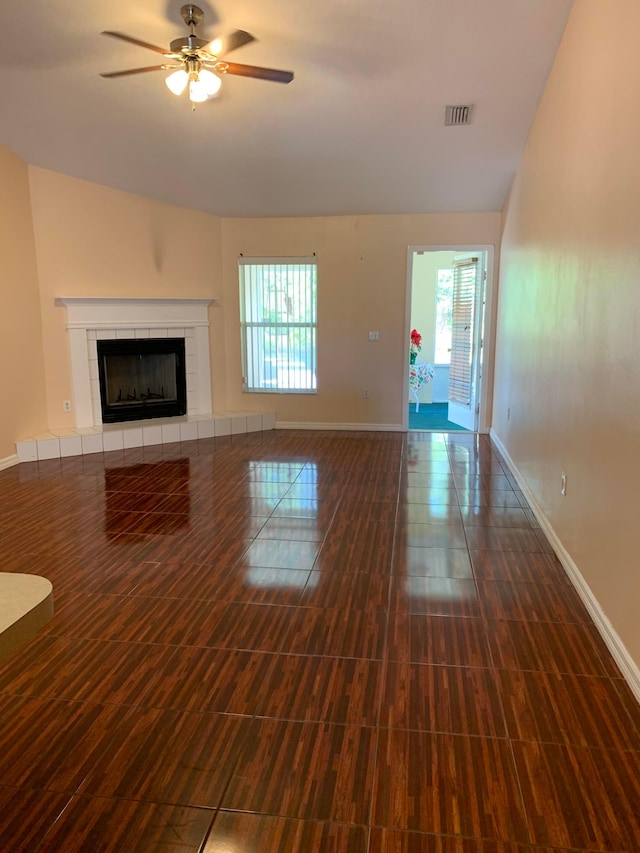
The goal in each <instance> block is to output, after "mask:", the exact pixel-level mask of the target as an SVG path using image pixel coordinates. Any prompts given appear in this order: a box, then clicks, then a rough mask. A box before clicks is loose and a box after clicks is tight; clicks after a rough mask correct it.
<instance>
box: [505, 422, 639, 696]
mask: <svg viewBox="0 0 640 853" xmlns="http://www.w3.org/2000/svg"><path fill="white" fill-rule="evenodd" d="M490 435H491V441H492V442H493V443H494V444H495V446H496V448H497V449H498V450H499V451H500V453H501V454H502V456H504V459H505V462H506V463H507V465H508V466H509V468H510V469H511V472H512V473H513V476H514V477H515V478H516V480H517V482H518V485H519V486H520V489H521V490H522V492H523V494H524V496H525V497H526V499H527V501H528V502H529V506H530V507H531V509H532V510H533V514H534V515H535V517H536V518H537V520H538V523H539V525H540V527H541V528H542V530H543V531H544V533H545V535H546V537H547V539H548V540H549V542H550V544H551V547H552V548H553V550H554V551H555V553H556V556H557V557H558V559H559V560H560V562H561V563H562V566H563V568H564V570H565V572H566V573H567V575H568V576H569V580H570V581H571V583H572V584H573V586H574V587H575V589H576V591H577V593H578V595H579V596H580V598H581V599H582V602H583V604H584V605H585V607H586V608H587V610H588V611H589V615H590V616H591V618H592V619H593V621H594V623H595V626H596V628H597V629H598V632H599V633H600V636H601V637H602V639H603V640H604V642H605V644H606V646H607V648H608V649H609V651H610V652H611V654H612V656H613V658H614V660H615V662H616V663H617V664H618V666H619V667H620V670H621V672H622V674H623V676H624V678H625V680H626V681H627V683H628V685H629V687H630V688H631V691H632V692H633V694H634V696H635V697H636V699H637V700H638V702H640V668H639V667H638V664H637V663H636V662H635V661H634V659H633V658H632V657H631V655H630V654H629V652H628V651H627V648H626V646H625V645H624V643H623V642H622V640H621V639H620V636H619V635H618V633H617V631H616V630H615V628H614V627H613V625H612V624H611V622H610V621H609V618H608V617H607V615H606V613H605V612H604V610H603V609H602V606H601V605H600V602H599V601H598V599H597V598H596V597H595V595H594V594H593V592H592V591H591V588H590V587H589V584H588V583H587V582H586V580H585V579H584V577H583V576H582V574H581V572H580V570H579V569H578V567H577V565H576V564H575V563H574V561H573V559H572V557H571V555H570V554H569V552H568V551H567V550H566V548H565V547H564V546H563V544H562V542H561V541H560V539H559V537H558V535H557V533H556V532H555V530H554V529H553V527H552V526H551V522H550V521H549V519H548V518H547V516H546V515H545V513H544V511H543V509H542V507H541V506H540V504H539V503H538V501H537V500H536V498H535V497H534V495H533V493H532V491H531V489H530V488H529V486H528V485H527V482H526V480H525V479H524V478H523V476H522V474H521V473H520V471H518V468H517V467H516V464H515V462H514V461H513V459H512V458H511V457H510V456H509V452H508V451H507V449H506V447H505V446H504V444H503V443H502V441H501V440H500V438H499V437H498V436H497V435H496V433H495V432H494V430H493V429H492V430H490Z"/></svg>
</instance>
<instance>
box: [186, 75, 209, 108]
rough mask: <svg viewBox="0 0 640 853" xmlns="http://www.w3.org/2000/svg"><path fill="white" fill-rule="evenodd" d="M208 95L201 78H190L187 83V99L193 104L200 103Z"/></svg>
mask: <svg viewBox="0 0 640 853" xmlns="http://www.w3.org/2000/svg"><path fill="white" fill-rule="evenodd" d="M208 97H209V95H208V93H207V90H206V87H205V85H204V83H203V82H202V81H201V80H198V79H195V80H191V82H190V83H189V100H190V101H192V102H193V103H194V104H201V103H202V102H203V101H206V100H207V98H208Z"/></svg>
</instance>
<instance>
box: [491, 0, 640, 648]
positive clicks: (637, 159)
mask: <svg viewBox="0 0 640 853" xmlns="http://www.w3.org/2000/svg"><path fill="white" fill-rule="evenodd" d="M638 33H640V4H638V2H637V0H615V2H605V3H603V2H602V0H580V2H578V3H575V4H574V7H573V12H572V14H571V17H570V20H569V24H568V26H567V30H566V33H565V36H564V39H563V42H562V44H561V47H560V50H559V53H558V56H557V59H556V62H555V66H554V68H553V71H552V73H551V76H550V79H549V82H548V85H547V88H546V91H545V93H544V96H543V98H542V101H541V104H540V107H539V110H538V114H537V116H536V119H535V122H534V125H533V128H532V131H531V134H530V138H529V141H528V143H527V146H526V150H525V153H524V157H523V160H522V164H521V168H520V170H519V173H518V176H517V179H516V182H515V184H514V186H513V189H512V193H511V197H510V200H509V203H508V207H507V210H506V212H505V219H504V221H505V228H504V238H503V243H502V249H501V258H502V264H501V282H500V296H499V318H498V339H497V351H496V381H495V393H494V416H493V427H494V429H495V431H496V433H497V435H498V437H499V438H500V439H501V440H502V441H503V442H504V444H505V445H506V447H507V449H508V451H509V454H510V455H511V457H512V458H513V459H514V461H515V462H516V464H517V466H518V468H519V470H520V471H521V472H522V474H523V475H524V477H525V478H526V480H527V482H528V484H529V486H530V487H531V489H532V490H533V492H534V494H535V496H536V498H537V500H538V501H539V503H540V505H541V506H542V508H543V510H544V512H545V513H546V515H547V517H548V518H549V520H550V522H551V524H552V526H553V527H554V529H555V531H556V532H557V534H558V536H559V537H560V539H561V541H562V543H563V545H564V547H565V548H566V549H567V551H568V552H569V554H570V556H571V558H572V559H573V561H574V562H575V564H576V565H577V567H578V569H579V570H580V572H581V574H582V575H583V577H584V579H585V580H586V581H587V583H588V585H589V587H590V588H591V590H592V592H593V593H594V595H595V596H596V598H597V599H598V602H599V603H600V605H601V607H602V609H603V610H604V613H605V614H606V616H607V617H608V618H609V620H610V621H611V622H612V623H613V626H614V628H615V630H616V631H617V633H618V635H619V636H620V638H621V639H622V641H623V643H624V644H625V645H626V647H627V649H628V651H629V653H630V654H631V656H632V657H633V659H634V660H635V662H636V664H638V665H640V619H639V618H638V606H639V605H640V571H638V560H639V554H640V534H639V533H638V530H639V529H640V528H639V526H638V522H637V518H636V516H637V511H636V510H637V506H638V473H639V472H640V464H639V461H638V460H639V459H640V453H639V449H640V191H639V188H640V156H639V153H638V152H640V51H638V45H637V38H638ZM509 408H510V410H511V417H510V420H509V419H508V418H507V410H508V409H509ZM562 471H565V472H566V473H567V475H568V490H567V496H566V497H562V496H561V495H560V475H561V472H562Z"/></svg>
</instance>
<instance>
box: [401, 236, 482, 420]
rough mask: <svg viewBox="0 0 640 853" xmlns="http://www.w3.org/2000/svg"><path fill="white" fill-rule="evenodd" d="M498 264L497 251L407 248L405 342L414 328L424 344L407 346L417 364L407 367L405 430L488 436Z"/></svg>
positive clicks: (460, 247)
mask: <svg viewBox="0 0 640 853" xmlns="http://www.w3.org/2000/svg"><path fill="white" fill-rule="evenodd" d="M492 264H493V247H492V246H482V245H479V246H438V247H429V246H424V247H423V246H411V247H409V252H408V264H407V270H408V275H407V300H406V305H407V311H406V340H407V341H409V342H410V341H411V340H412V338H411V335H412V331H413V330H415V331H417V333H418V335H419V338H420V342H419V344H418V345H416V343H415V341H416V338H415V336H414V337H413V341H414V343H413V345H410V344H408V348H409V349H410V351H411V353H412V354H411V355H410V359H411V360H412V361H415V363H414V364H411V363H410V365H409V369H408V370H406V369H405V373H406V374H407V375H406V377H405V389H406V393H405V395H404V399H405V406H404V413H403V426H404V428H405V429H407V428H410V429H431V430H437V431H446V430H448V429H449V430H454V429H465V430H471V431H473V432H478V431H479V432H486V431H488V425H489V424H488V411H489V410H488V402H487V394H486V391H487V389H486V383H484V382H483V367H484V362H485V347H484V340H485V336H486V333H487V326H488V319H489V318H490V313H489V311H488V308H489V307H490V304H491V288H490V287H489V286H488V283H491V282H492V280H493V276H492ZM418 412H419V414H418ZM411 422H412V423H411Z"/></svg>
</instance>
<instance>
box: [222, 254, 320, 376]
mask: <svg viewBox="0 0 640 853" xmlns="http://www.w3.org/2000/svg"><path fill="white" fill-rule="evenodd" d="M238 265H239V279H240V324H241V336H242V371H243V383H244V390H245V391H262V392H265V391H266V392H277V393H282V392H297V393H312V392H314V391H315V390H316V348H317V264H316V259H315V257H311V258H240V259H239V262H238Z"/></svg>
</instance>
